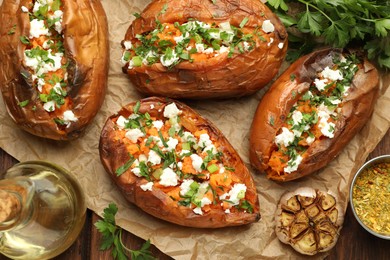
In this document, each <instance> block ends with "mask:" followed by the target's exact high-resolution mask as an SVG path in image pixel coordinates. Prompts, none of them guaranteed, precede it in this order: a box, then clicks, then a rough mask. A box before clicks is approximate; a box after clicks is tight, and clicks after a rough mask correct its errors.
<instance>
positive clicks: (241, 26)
mask: <svg viewBox="0 0 390 260" xmlns="http://www.w3.org/2000/svg"><path fill="white" fill-rule="evenodd" d="M248 21H249V18H248V17H245V18H244V19H242V21H241V23H240V28H243V27H244V26H245V24H246V23H247V22H248Z"/></svg>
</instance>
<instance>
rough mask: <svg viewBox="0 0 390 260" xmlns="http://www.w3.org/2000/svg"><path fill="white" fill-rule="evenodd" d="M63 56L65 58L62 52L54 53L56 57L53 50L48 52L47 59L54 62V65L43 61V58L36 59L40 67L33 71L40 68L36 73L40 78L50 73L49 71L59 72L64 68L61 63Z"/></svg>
mask: <svg viewBox="0 0 390 260" xmlns="http://www.w3.org/2000/svg"><path fill="white" fill-rule="evenodd" d="M27 51H28V50H26V51H25V52H27ZM63 56H64V54H63V53H61V52H57V53H54V55H53V54H52V50H47V58H48V59H50V60H53V61H54V63H53V62H46V61H45V60H43V59H42V57H36V59H37V60H38V62H39V65H40V66H37V67H35V68H33V69H34V71H36V70H37V69H38V68H39V69H38V71H36V73H37V75H38V76H40V75H42V74H45V73H48V72H49V71H57V70H58V69H60V68H61V66H62V63H61V61H62V57H63Z"/></svg>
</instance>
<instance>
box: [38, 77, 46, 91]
mask: <svg viewBox="0 0 390 260" xmlns="http://www.w3.org/2000/svg"><path fill="white" fill-rule="evenodd" d="M45 84H46V82H45V80H44V79H43V78H38V84H37V87H38V90H39V92H41V93H42V89H43V86H44V85H45Z"/></svg>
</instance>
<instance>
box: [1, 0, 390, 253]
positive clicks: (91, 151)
mask: <svg viewBox="0 0 390 260" xmlns="http://www.w3.org/2000/svg"><path fill="white" fill-rule="evenodd" d="M149 2H150V1H142V0H135V1H130V0H102V3H103V6H104V8H105V11H106V14H107V18H108V23H109V39H110V55H111V60H110V70H109V76H108V91H107V95H106V98H105V102H104V104H103V106H102V108H101V110H100V112H99V113H98V115H97V116H96V118H95V119H94V121H93V122H92V124H91V125H90V126H89V127H88V128H87V131H86V133H85V135H84V136H82V137H81V138H79V139H77V140H74V141H71V142H55V141H50V140H45V139H42V138H38V137H35V136H32V135H30V134H28V133H25V132H23V131H22V130H19V129H18V128H17V127H16V125H15V124H14V123H13V122H12V120H11V118H10V117H9V116H8V114H7V112H6V109H5V105H4V102H3V100H2V99H0V122H1V123H0V147H1V148H2V149H4V150H5V151H6V152H8V153H9V154H10V155H12V156H13V157H15V158H16V159H18V160H19V161H26V160H47V161H50V162H53V163H56V164H58V165H60V166H62V167H65V168H67V169H68V170H70V171H71V173H72V174H74V175H75V176H76V177H77V179H78V180H79V182H80V183H81V185H82V187H83V190H84V192H85V195H86V202H87V206H88V208H90V209H91V210H93V211H94V212H96V213H97V214H99V215H101V214H102V212H103V209H104V208H105V207H107V205H108V204H109V203H110V202H115V203H116V204H117V205H118V207H119V212H118V215H117V223H118V224H119V225H120V226H121V227H123V228H124V229H126V230H128V231H130V232H131V233H133V234H135V235H137V236H139V237H141V238H143V239H150V240H151V242H152V243H153V244H154V245H155V246H157V247H158V248H159V249H160V250H161V251H163V252H164V253H166V254H168V255H170V256H172V257H174V258H176V259H211V258H213V259H259V258H263V259H264V258H272V259H288V258H294V259H297V258H303V257H304V256H303V255H300V254H298V253H296V252H295V251H294V250H293V249H292V248H291V247H290V246H288V245H285V244H282V243H281V242H279V240H278V239H277V237H276V235H275V232H274V227H275V225H274V218H273V215H274V212H275V210H276V206H277V203H278V200H279V198H280V197H281V195H282V194H283V193H285V192H287V191H293V190H295V189H296V188H298V187H301V186H310V187H313V188H318V189H321V190H325V191H326V190H331V191H333V192H336V193H338V194H339V196H340V203H342V205H343V208H344V210H346V208H347V204H348V191H349V184H350V182H351V180H352V178H353V175H354V173H355V172H356V170H357V169H358V168H359V167H360V166H361V165H362V164H363V163H364V161H365V159H366V158H367V156H368V154H369V153H370V151H372V150H373V149H374V148H375V146H376V145H377V144H378V143H379V141H380V140H381V138H382V137H383V136H384V135H385V134H386V132H387V130H388V129H389V127H390V111H389V107H390V88H389V85H390V74H387V75H384V76H383V77H382V79H381V87H380V95H379V97H378V100H377V103H376V106H375V109H374V113H373V115H372V117H371V119H370V121H369V122H368V123H367V124H366V126H365V127H364V128H363V130H362V131H361V132H360V133H358V134H357V136H355V138H354V139H353V140H352V141H351V142H350V143H349V144H348V145H347V146H346V147H345V149H344V150H343V151H342V153H341V154H340V155H339V156H338V157H337V158H336V159H335V160H334V161H332V162H331V163H330V164H329V165H328V166H327V167H326V168H325V169H323V170H321V171H319V172H317V173H315V174H312V175H310V176H308V177H306V178H303V179H300V180H296V181H292V182H289V183H276V182H273V181H270V180H268V179H266V178H265V176H264V175H260V174H258V173H256V171H255V170H254V169H253V168H251V167H250V165H249V159H248V155H249V151H248V150H249V130H250V125H251V122H252V118H253V115H254V113H255V110H256V107H257V104H258V102H259V100H260V99H261V97H262V95H263V94H264V92H265V90H266V89H263V90H261V91H259V92H258V93H256V94H255V95H252V96H249V97H244V98H240V99H229V100H216V101H210V100H208V101H191V102H188V101H187V102H186V103H187V104H188V105H189V106H191V107H192V108H194V109H195V110H196V111H198V112H199V113H200V114H201V115H203V116H204V117H206V118H208V119H210V120H211V121H212V122H213V123H214V124H215V125H216V126H218V127H219V128H220V129H221V131H222V132H223V133H224V134H225V135H226V137H227V138H228V139H229V140H230V142H231V144H232V145H233V146H234V147H235V148H236V150H237V151H238V152H239V154H240V156H241V157H242V158H243V160H244V162H245V163H246V164H247V165H248V167H249V169H250V170H251V173H252V175H253V177H254V179H255V182H256V186H257V191H258V194H259V199H260V207H261V216H262V218H261V220H260V221H259V222H257V223H254V224H251V225H247V226H242V227H232V228H222V229H216V230H208V229H195V228H187V227H181V226H177V225H174V224H170V223H167V222H164V221H162V220H159V219H156V218H154V217H152V216H150V215H148V214H146V213H144V212H142V211H141V210H139V209H138V208H137V207H135V206H133V205H131V204H129V203H127V202H126V201H125V199H124V198H123V197H122V195H121V194H120V193H119V191H118V190H117V189H116V187H115V186H114V185H113V183H112V182H111V180H110V179H109V177H108V174H106V173H105V171H104V168H103V166H102V165H101V163H100V159H99V151H98V143H99V136H100V130H101V128H102V126H103V125H104V122H105V120H106V119H107V117H108V116H110V115H111V114H113V113H116V112H117V111H118V110H119V109H120V107H122V106H123V105H125V104H127V103H129V102H132V101H134V100H137V99H140V98H141V96H140V95H139V94H138V93H137V92H135V90H134V89H133V86H132V84H131V83H130V81H129V79H128V78H127V76H126V75H125V74H123V73H122V70H121V66H122V64H121V62H120V58H121V46H120V41H121V40H122V39H123V37H124V34H125V32H126V30H127V28H128V26H129V25H130V23H131V21H132V20H133V19H134V16H133V15H132V14H133V13H140V12H141V11H142V10H143V8H144V7H145V6H146V5H147V4H148V3H149ZM0 3H2V0H0ZM80 22H81V21H80ZM0 26H1V25H0ZM286 66H287V64H284V66H283V67H282V68H281V71H282V70H283V69H285V68H286ZM90 102H93V101H92V100H91V101H90ZM325 256H326V253H323V254H319V255H317V256H316V257H315V258H324V257H325Z"/></svg>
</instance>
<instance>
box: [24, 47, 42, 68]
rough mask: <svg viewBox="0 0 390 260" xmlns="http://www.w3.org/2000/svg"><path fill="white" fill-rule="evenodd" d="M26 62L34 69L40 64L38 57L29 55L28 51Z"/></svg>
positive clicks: (25, 57) (25, 56)
mask: <svg viewBox="0 0 390 260" xmlns="http://www.w3.org/2000/svg"><path fill="white" fill-rule="evenodd" d="M24 64H25V65H26V66H27V67H30V68H31V69H32V70H33V71H36V70H37V68H38V65H39V60H38V57H31V58H30V57H28V56H27V55H26V51H25V52H24Z"/></svg>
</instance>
